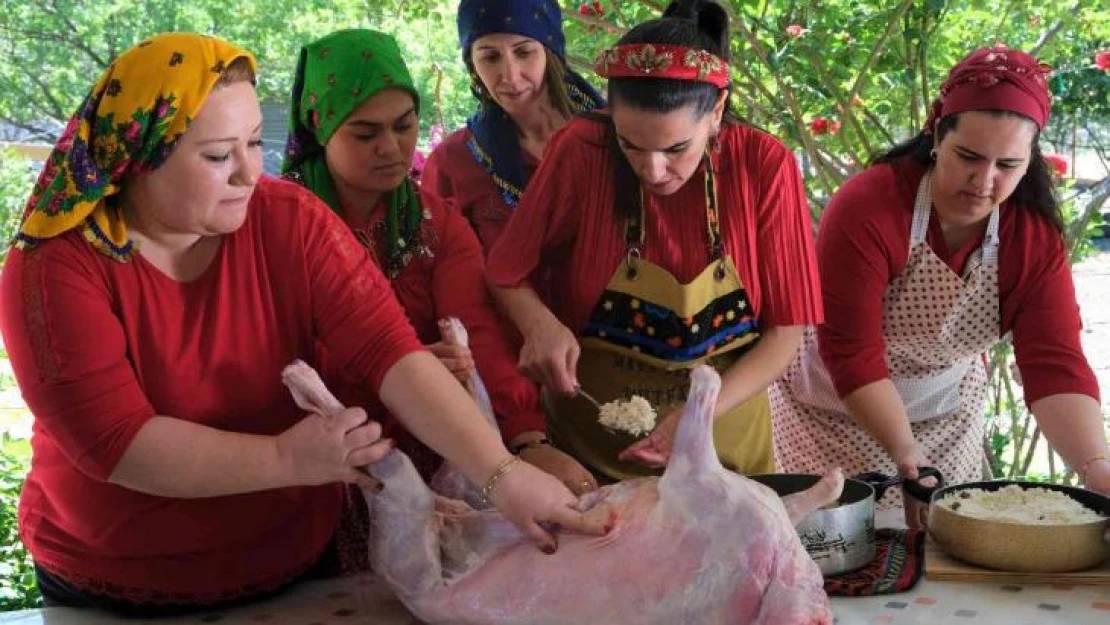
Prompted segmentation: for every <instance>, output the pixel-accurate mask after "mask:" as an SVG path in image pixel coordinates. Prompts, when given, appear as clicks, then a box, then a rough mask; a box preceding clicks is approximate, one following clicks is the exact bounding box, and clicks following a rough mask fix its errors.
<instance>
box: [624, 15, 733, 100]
mask: <svg viewBox="0 0 1110 625" xmlns="http://www.w3.org/2000/svg"><path fill="white" fill-rule="evenodd" d="M728 41H729V33H728V13H725V10H724V9H723V8H721V5H719V4H717V3H716V2H712V1H711V0H677V1H676V2H672V3H671V4H670V6H668V7H667V10H666V11H664V12H663V17H661V18H658V19H654V20H651V21H648V22H644V23H643V24H640V25H638V26H636V27H635V28H633V29H632V30H630V31H628V32H627V33H625V35H624V36H623V37H621V38H620V40H619V41H618V42H617V45H624V44H631V43H657V44H670V45H679V46H685V47H687V48H694V49H696V50H705V51H707V52H710V53H711V54H714V55H716V56H718V57H720V58H721V59H722V60H724V61H725V62H728V56H729V54H728V53H729V45H728ZM608 95H609V102H610V106H613V105H614V104H615V103H617V102H621V103H625V104H628V105H630V106H632V107H635V108H638V109H643V110H646V111H656V112H659V113H669V112H671V111H674V110H677V109H680V108H683V107H685V106H690V105H693V107H694V112H695V113H696V114H697V115H698V116H699V117H701V116H702V115H705V114H706V113H709V112H710V111H712V110H713V107H714V106H715V105H716V104H717V98H718V97H720V95H721V89H720V88H718V87H716V86H714V85H711V84H709V83H706V82H693V81H689V80H674V79H671V78H611V79H609V94H608ZM726 107H727V101H726Z"/></svg>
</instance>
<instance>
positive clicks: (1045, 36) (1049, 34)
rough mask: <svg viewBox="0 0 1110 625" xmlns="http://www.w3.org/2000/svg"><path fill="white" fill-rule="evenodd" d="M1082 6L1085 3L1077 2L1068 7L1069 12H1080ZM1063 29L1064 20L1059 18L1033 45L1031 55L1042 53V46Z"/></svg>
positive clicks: (1030, 50)
mask: <svg viewBox="0 0 1110 625" xmlns="http://www.w3.org/2000/svg"><path fill="white" fill-rule="evenodd" d="M1081 8H1083V3H1082V2H1076V3H1075V5H1074V6H1072V7H1071V8H1070V9H1068V13H1069V14H1075V13H1078V12H1079V10H1080V9H1081ZM1063 29H1064V20H1059V21H1057V22H1056V23H1055V24H1053V25H1052V27H1051V28H1049V29H1048V30H1046V31H1044V34H1042V35H1041V38H1040V39H1038V40H1037V43H1035V44H1033V47H1032V48H1030V49H1029V54H1030V56H1037V55H1038V54H1039V53H1040V51H1041V48H1043V47H1045V46H1046V45H1048V43H1049V42H1050V41H1052V40H1053V39H1055V38H1056V35H1058V34H1060V31H1061V30H1063Z"/></svg>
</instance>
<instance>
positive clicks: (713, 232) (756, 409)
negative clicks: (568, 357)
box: [545, 161, 775, 480]
mask: <svg viewBox="0 0 1110 625" xmlns="http://www.w3.org/2000/svg"><path fill="white" fill-rule="evenodd" d="M705 172H706V174H705V186H706V215H707V218H708V219H707V221H708V238H709V249H710V259H711V260H710V263H709V265H708V266H707V267H706V268H705V269H703V270H702V272H701V274H700V275H698V276H697V277H696V278H694V280H693V281H692V282H690V283H688V284H681V283H679V281H678V280H677V279H675V277H674V276H673V275H672V274H671V273H670V272H668V271H667V270H665V269H663V268H662V267H659V266H658V265H655V264H653V263H651V262H648V261H646V260H644V259H643V258H642V257H641V250H642V249H643V238H644V233H643V219H644V209H643V199H641V202H640V215H639V217H638V218H630V219H628V220H626V222H625V239H626V243H627V250H628V252H627V257H626V259H625V261H624V262H623V263H621V265H620V266H619V267H617V270H616V271H615V272H614V273H613V276H612V278H611V279H610V280H609V283H608V285H607V286H606V288H605V291H604V292H603V293H602V295H601V299H600V301H599V302H598V303H597V305H596V306H595V308H594V310H593V312H592V313H591V315H590V319H589V322H588V323H587V325H586V327H585V329H584V330H583V331H582V336H581V345H582V354H581V356H580V358H579V360H578V380H579V382H580V383H581V384H582V388H583V389H584V390H585V391H586V392H588V393H590V394H591V395H592V396H594V397H595V398H596V399H597V400H598V401H600V402H602V403H605V402H608V401H612V400H615V399H629V398H631V397H632V396H633V395H640V396H641V397H644V398H645V399H647V400H648V401H649V402H651V404H652V406H654V407H655V409H656V411H657V413H658V415H659V417H660V418H662V417H664V416H666V415H667V414H668V413H669V412H670V411H671V410H672V409H674V408H675V407H677V406H679V405H681V404H682V403H683V402H685V400H686V394H687V392H688V390H689V386H690V383H689V370H690V369H692V368H693V367H694V366H695V365H697V364H700V363H708V364H710V365H712V366H714V367H716V368H717V369H718V370H719V371H724V370H725V369H727V368H728V367H730V366H731V365H732V364H733V363H734V362H736V361H737V360H738V359H739V358H740V357H741V356H742V355H743V354H744V353H746V352H747V351H748V350H749V349H751V347H752V346H753V345H755V342H756V341H757V340H758V339H759V324H758V320H757V319H756V318H755V316H754V315H753V312H752V308H751V303H750V302H749V300H748V295H747V292H746V291H745V290H744V285H743V283H742V282H741V280H740V277H739V274H738V273H737V271H736V267H735V265H734V264H733V262H732V259H731V258H729V257H728V256H727V255H725V254H724V251H723V246H722V244H721V232H720V224H719V222H718V213H717V202H716V182H715V180H714V176H713V172H712V168H711V166H710V164H709V162H708V161H707V162H706V164H705ZM545 403H546V405H547V408H548V435H549V436H550V437H551V439H552V441H553V442H554V443H555V445H556V446H558V447H559V448H560V449H562V450H564V451H566V452H567V453H569V454H570V455H572V456H574V457H575V458H577V459H578V460H579V461H581V462H582V463H583V464H585V465H586V466H587V467H588V468H589V469H591V470H592V471H593V472H594V473H596V474H599V476H600V477H602V479H603V480H604V479H605V478H609V479H616V480H619V479H626V478H630V477H636V476H642V475H654V474H658V473H659V471H658V470H653V469H650V468H648V467H644V466H642V465H640V464H636V463H628V462H621V461H619V460H617V454H618V453H619V452H620V451H621V450H623V449H624V448H625V447H628V446H629V445H631V444H632V443H634V442H636V441H637V440H638V439H637V438H635V437H633V436H631V435H627V434H623V433H615V432H612V431H609V430H607V429H606V428H604V427H602V426H601V425H600V424H598V420H597V419H598V415H597V409H596V408H594V407H593V405H592V404H590V403H589V402H587V401H586V400H584V399H582V398H579V397H571V398H565V397H552V396H550V395H545ZM714 441H715V443H716V446H717V453H718V455H719V456H720V458H721V461H722V463H723V464H724V465H725V466H727V467H729V468H732V469H734V470H737V471H739V472H741V473H765V472H771V471H774V468H775V467H774V456H773V449H772V444H771V414H770V405H769V403H768V401H767V394H766V393H765V392H761V393H759V394H758V395H756V396H755V397H752V398H751V399H749V400H748V401H746V402H744V403H743V404H741V405H740V406H738V407H737V408H735V409H733V410H731V411H729V412H728V413H726V414H724V415H721V416H720V417H719V418H718V419H717V420H716V423H715V425H714Z"/></svg>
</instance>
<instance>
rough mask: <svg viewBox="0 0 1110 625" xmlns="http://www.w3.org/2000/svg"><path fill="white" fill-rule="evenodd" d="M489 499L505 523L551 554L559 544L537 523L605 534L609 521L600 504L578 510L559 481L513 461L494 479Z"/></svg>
mask: <svg viewBox="0 0 1110 625" xmlns="http://www.w3.org/2000/svg"><path fill="white" fill-rule="evenodd" d="M490 499H491V501H492V503H493V505H494V506H496V507H497V509H498V511H500V512H501V514H502V515H503V516H504V517H505V518H506V519H508V520H509V522H511V523H512V524H513V525H515V526H516V527H517V528H518V529H520V531H521V532H523V533H524V535H525V536H527V537H528V538H529V539H530V540H531V541H532V542H533V543H534V544H535V545H536V546H537V547H539V548H540V549H541V550H542V551H543V552H544V553H547V554H552V553H555V550H556V549H558V546H559V543H558V539H557V538H556V536H555V535H554V534H553V533H551V532H549V531H547V530H546V529H544V528H543V527H541V526H540V524H541V523H545V524H555V525H557V526H558V528H559V529H560V530H562V531H569V532H572V533H577V534H588V535H594V536H601V535H603V534H605V533H606V531H608V525H609V524H610V523H611V519H610V518H609V515H608V513H607V511H606V509H605V508H604V507H601V506H599V507H597V508H594V509H593V510H591V512H590V513H582V512H580V511H578V509H577V505H578V498H577V497H575V496H574V495H572V494H571V492H570V491H569V490H567V487H566V486H564V485H563V483H562V482H560V481H559V480H558V479H557V478H555V477H554V476H552V475H551V474H549V473H545V472H544V471H541V470H540V469H537V468H536V467H534V466H532V465H531V464H529V463H527V462H517V463H516V464H515V465H514V466H513V467H512V469H510V470H509V472H508V473H506V474H505V475H504V476H503V477H502V478H501V479H500V480H499V481H498V482H497V484H496V486H495V487H494V489H493V493H492V494H491V495H490Z"/></svg>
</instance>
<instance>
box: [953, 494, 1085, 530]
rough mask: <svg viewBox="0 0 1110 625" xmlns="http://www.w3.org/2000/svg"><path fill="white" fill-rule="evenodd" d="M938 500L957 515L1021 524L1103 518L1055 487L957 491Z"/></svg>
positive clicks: (1043, 523) (1073, 521) (1067, 523)
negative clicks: (1054, 488) (1053, 488)
mask: <svg viewBox="0 0 1110 625" xmlns="http://www.w3.org/2000/svg"><path fill="white" fill-rule="evenodd" d="M937 503H938V505H941V506H944V507H945V508H947V509H949V510H951V511H953V512H955V513H956V514H961V515H964V516H969V517H972V518H976V519H983V520H985V521H1001V522H1004V523H1021V524H1024V525H1071V524H1078V523H1089V522H1091V521H1098V520H1100V519H1102V518H1103V517H1102V515H1101V514H1099V513H1098V512H1095V511H1094V510H1091V509H1089V508H1087V507H1085V506H1084V505H1083V504H1081V503H1079V502H1078V501H1076V500H1074V499H1072V498H1071V497H1069V496H1067V495H1066V494H1065V493H1062V492H1060V491H1058V490H1050V489H1047V488H1036V487H1031V488H1024V487H1022V486H1019V485H1017V484H1010V485H1008V486H1004V487H1002V488H1000V489H998V490H996V491H986V490H983V489H981V488H968V489H966V490H958V491H956V492H954V493H951V494H949V495H948V496H946V497H945V498H944V499H941V500H940V501H939V502H937Z"/></svg>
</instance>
